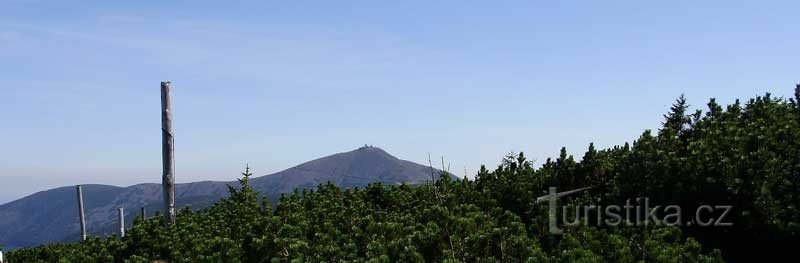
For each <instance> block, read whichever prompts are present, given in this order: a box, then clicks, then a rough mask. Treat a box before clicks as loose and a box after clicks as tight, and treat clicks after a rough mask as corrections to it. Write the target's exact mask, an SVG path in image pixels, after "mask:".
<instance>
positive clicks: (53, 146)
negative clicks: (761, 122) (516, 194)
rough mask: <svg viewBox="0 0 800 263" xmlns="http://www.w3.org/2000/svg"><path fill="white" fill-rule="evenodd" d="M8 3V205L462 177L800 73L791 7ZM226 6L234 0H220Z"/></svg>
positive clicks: (795, 6) (2, 47)
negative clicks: (169, 178) (168, 92)
mask: <svg viewBox="0 0 800 263" xmlns="http://www.w3.org/2000/svg"><path fill="white" fill-rule="evenodd" d="M117 2H120V1H104V2H101V1H47V0H41V1H26V0H11V1H9V0H0V72H2V74H0V120H2V121H0V149H2V150H0V181H2V182H0V184H1V185H0V203H3V202H6V201H10V200H13V199H16V198H19V197H23V196H25V195H28V194H31V193H33V192H36V191H41V190H45V189H48V188H51V187H56V186H63V185H74V184H79V183H104V184H113V185H120V186H126V185H131V184H135V183H140V182H158V181H159V180H160V171H161V170H160V169H161V168H160V165H161V160H160V158H161V157H160V152H161V151H160V138H161V137H160V118H159V103H160V102H159V82H160V81H162V80H170V81H172V83H173V86H174V94H173V98H174V107H175V110H174V111H175V123H174V127H175V132H176V150H175V152H176V169H177V172H176V174H177V181H178V182H189V181H196V180H233V179H234V178H235V177H236V176H238V174H239V172H240V170H241V168H242V167H243V166H244V164H245V163H250V165H251V167H254V168H255V169H256V170H257V171H258V172H257V174H267V173H271V172H275V171H279V170H282V169H285V168H289V167H291V166H294V165H296V164H299V163H301V162H303V161H307V160H311V159H314V158H318V157H322V156H326V155H329V154H332V153H336V152H343V151H349V150H352V149H355V148H357V147H359V146H361V145H364V144H372V145H375V146H380V147H382V148H383V149H385V150H387V151H388V152H390V153H392V154H394V155H396V156H398V157H400V158H403V159H407V160H411V161H415V162H419V163H427V158H428V153H430V154H431V155H432V156H433V157H434V158H435V159H438V158H439V157H440V156H444V158H445V159H446V161H447V162H449V163H450V165H451V170H453V171H454V172H456V173H457V174H459V175H461V174H462V173H463V170H465V169H466V170H467V173H469V174H470V175H471V174H473V173H474V171H475V170H476V169H477V168H478V167H479V166H480V164H487V165H489V166H490V167H492V166H494V165H496V164H497V163H498V162H499V160H500V159H501V157H502V156H503V155H504V154H506V153H508V152H511V151H515V152H519V151H523V152H525V153H527V154H528V155H529V156H530V157H531V158H534V159H536V163H537V164H541V162H542V161H543V160H544V159H545V158H547V157H550V156H554V155H556V154H557V153H558V150H559V148H560V147H562V146H566V147H567V149H568V150H569V151H570V152H571V153H573V154H575V155H577V156H580V155H582V153H583V151H585V149H586V146H587V145H588V144H589V143H590V142H594V143H595V144H597V145H598V146H599V147H603V148H605V147H610V146H613V145H616V144H621V143H624V142H626V141H632V140H633V139H635V138H636V137H637V136H638V135H639V134H640V133H641V132H642V131H643V130H644V129H652V128H656V127H658V125H659V123H660V121H661V115H662V114H663V113H665V112H666V111H667V109H668V107H669V104H670V103H671V102H672V101H673V99H674V98H675V97H677V96H679V95H680V94H681V93H684V94H686V96H687V97H688V98H689V102H690V103H691V104H692V105H694V106H696V107H702V106H703V105H705V103H706V102H707V100H708V98H710V97H716V98H717V99H718V100H719V101H720V102H723V103H730V102H732V101H733V100H734V99H735V98H749V97H753V96H755V95H759V94H763V93H765V92H771V93H773V94H775V95H778V96H789V95H790V94H791V93H792V90H793V87H794V84H795V83H796V82H799V81H800V74H798V73H800V70H799V69H800V65H798V61H800V49H799V48H798V47H800V31H798V23H799V22H798V18H797V14H798V11H799V10H800V3H798V2H797V1H784V2H767V1H757V2H756V1H750V2H741V3H737V2H736V1H659V2H658V3H657V2H656V1H583V2H573V1H435V3H434V1H393V3H385V2H384V3H378V1H313V2H312V1H253V2H248V1H237V2H236V3H227V2H230V1H172V2H169V3H162V1H130V2H128V3H117ZM224 2H225V3H224Z"/></svg>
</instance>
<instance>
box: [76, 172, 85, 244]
mask: <svg viewBox="0 0 800 263" xmlns="http://www.w3.org/2000/svg"><path fill="white" fill-rule="evenodd" d="M77 189H78V218H79V219H80V224H81V240H86V218H85V217H84V216H83V190H82V189H81V185H78V186H77Z"/></svg>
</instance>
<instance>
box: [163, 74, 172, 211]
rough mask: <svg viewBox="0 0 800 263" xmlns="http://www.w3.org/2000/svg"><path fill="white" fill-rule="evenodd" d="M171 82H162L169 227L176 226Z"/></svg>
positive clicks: (164, 185) (165, 190)
mask: <svg viewBox="0 0 800 263" xmlns="http://www.w3.org/2000/svg"><path fill="white" fill-rule="evenodd" d="M169 93H170V82H169V81H162V82H161V161H162V164H163V173H162V174H163V176H162V177H161V187H162V188H163V191H164V221H165V222H166V223H167V225H172V224H175V166H174V162H173V161H174V160H175V159H174V158H175V151H174V145H173V142H174V140H175V138H174V134H173V133H172V100H171V99H170V94H169Z"/></svg>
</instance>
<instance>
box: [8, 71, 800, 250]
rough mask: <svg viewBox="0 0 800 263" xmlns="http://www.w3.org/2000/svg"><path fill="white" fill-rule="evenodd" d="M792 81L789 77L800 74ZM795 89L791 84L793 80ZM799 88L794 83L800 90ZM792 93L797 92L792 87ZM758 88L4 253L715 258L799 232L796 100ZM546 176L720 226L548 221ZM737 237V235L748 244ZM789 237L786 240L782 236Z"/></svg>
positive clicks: (239, 190) (602, 197) (775, 243)
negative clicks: (386, 177) (442, 172)
mask: <svg viewBox="0 0 800 263" xmlns="http://www.w3.org/2000/svg"><path fill="white" fill-rule="evenodd" d="M798 90H800V86H798ZM798 92H800V91H798ZM798 94H800V93H798ZM797 96H800V95H797ZM797 99H800V97H798V98H795V99H793V100H792V101H791V102H789V101H786V100H784V99H776V98H772V97H771V96H770V95H769V94H767V95H766V96H763V97H757V98H755V99H751V100H749V101H748V102H747V103H745V104H744V105H742V104H741V103H739V102H738V101H737V102H736V103H734V104H732V105H729V106H727V107H726V108H723V107H722V106H720V105H718V104H717V103H716V101H715V100H713V99H712V100H711V101H710V102H709V103H708V110H707V111H706V112H705V113H702V112H700V111H696V112H694V113H692V114H688V113H687V110H688V104H687V102H686V99H685V98H683V96H681V97H680V98H679V99H678V100H677V102H676V103H675V104H674V105H673V107H672V109H671V112H669V113H668V114H666V115H665V121H664V123H663V127H662V128H661V129H659V130H658V132H657V135H653V133H652V132H650V131H645V132H644V133H642V135H641V136H640V137H639V138H638V139H637V140H635V141H634V142H633V143H632V144H628V143H625V144H624V145H622V146H614V147H612V148H609V149H603V150H598V149H595V146H594V144H590V145H589V149H588V150H587V151H586V152H585V153H584V154H583V156H582V157H581V158H580V161H576V160H575V158H574V157H573V156H572V155H570V154H568V152H567V150H566V149H562V150H561V153H560V155H559V157H558V158H556V159H555V160H551V159H548V160H546V161H545V162H544V163H543V164H542V166H541V167H540V168H538V169H537V168H534V167H533V164H532V163H531V162H530V161H528V160H527V159H526V158H525V156H524V154H522V153H520V154H510V155H508V156H507V157H506V158H504V160H503V161H502V163H501V164H500V165H499V166H498V167H497V168H496V169H495V170H493V171H489V170H488V169H486V168H485V167H481V170H480V171H479V172H478V174H477V176H476V177H475V179H474V180H469V179H467V178H465V179H463V180H458V181H453V180H450V177H449V176H442V177H441V179H440V180H437V181H436V182H434V183H429V184H425V185H420V186H408V185H399V186H395V185H391V186H386V185H382V184H380V183H376V184H372V185H370V186H368V187H366V188H362V189H340V188H338V187H336V186H334V185H332V184H330V183H326V184H322V185H319V187H318V188H317V189H316V190H313V191H310V190H302V191H301V190H295V191H294V192H293V193H290V194H285V195H282V196H281V198H280V200H279V202H278V205H277V206H276V207H275V208H274V209H273V208H272V207H270V206H269V205H268V204H269V203H268V202H267V200H266V197H262V196H260V195H259V194H258V193H256V192H255V191H253V189H252V188H251V187H249V182H248V179H249V177H250V175H251V174H250V172H249V168H247V170H246V171H245V172H244V173H243V178H242V179H241V180H239V184H240V185H239V186H238V187H229V191H230V197H229V198H227V199H223V200H220V201H219V202H218V203H217V204H215V205H213V206H212V207H210V208H208V209H204V210H201V211H197V212H193V211H191V210H188V209H184V210H181V211H180V212H179V213H178V219H177V224H176V225H174V226H171V227H168V226H165V225H164V224H163V223H162V220H161V219H160V218H159V217H155V218H149V219H146V220H143V219H141V218H139V219H137V220H135V222H134V226H133V228H132V229H131V230H129V231H128V235H127V236H126V237H125V238H124V239H120V238H118V237H114V236H112V237H108V238H103V239H98V238H93V239H89V240H87V241H84V242H80V243H73V244H49V245H43V246H40V247H36V248H28V249H22V250H17V251H13V252H11V253H10V254H9V255H8V257H9V258H10V259H11V262H152V260H157V259H162V260H171V261H172V262H720V261H722V259H721V258H722V256H725V258H726V259H735V258H739V257H740V256H743V255H745V253H749V251H754V249H758V250H759V251H760V250H761V249H765V250H764V251H768V250H769V249H770V248H775V247H780V245H779V244H781V243H790V244H791V243H792V242H794V241H796V240H797V238H798V235H800V226H799V225H798V222H800V210H798V207H800V195H798V192H797V187H798V185H799V184H800V172H799V171H800V114H799V113H798V112H800V106H798V105H797V103H796V100H797ZM550 186H556V187H558V188H559V189H560V190H561V189H563V190H570V189H576V188H581V187H586V186H592V187H593V189H592V191H590V192H589V193H587V194H585V195H584V196H582V197H579V198H576V199H574V200H573V201H572V202H573V203H575V204H580V203H586V202H592V203H593V204H599V205H608V204H620V203H621V202H622V201H623V200H626V199H632V198H636V197H649V198H650V199H651V202H652V203H653V205H667V204H677V205H680V206H681V207H682V208H683V210H684V211H694V209H695V208H697V207H698V206H700V205H703V204H711V205H714V204H724V205H733V207H734V211H732V212H731V214H730V215H729V216H728V217H727V219H728V221H730V222H732V223H733V224H734V225H733V226H732V227H727V228H699V227H692V226H682V227H680V228H676V227H663V226H648V227H619V228H617V227H604V226H579V227H563V228H564V230H565V232H564V234H563V235H561V236H556V235H551V234H549V232H548V228H547V227H548V221H547V220H548V217H547V207H546V206H542V205H537V204H536V203H535V200H536V198H537V197H539V196H543V195H546V194H547V188H548V187H550ZM745 247H747V248H746V249H745ZM786 251H790V250H788V249H787V250H786Z"/></svg>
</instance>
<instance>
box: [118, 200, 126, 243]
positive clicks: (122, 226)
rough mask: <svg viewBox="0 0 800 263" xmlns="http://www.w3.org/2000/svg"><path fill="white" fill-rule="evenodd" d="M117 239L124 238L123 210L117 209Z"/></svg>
mask: <svg viewBox="0 0 800 263" xmlns="http://www.w3.org/2000/svg"><path fill="white" fill-rule="evenodd" d="M119 237H125V209H124V208H122V207H120V208H119Z"/></svg>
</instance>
